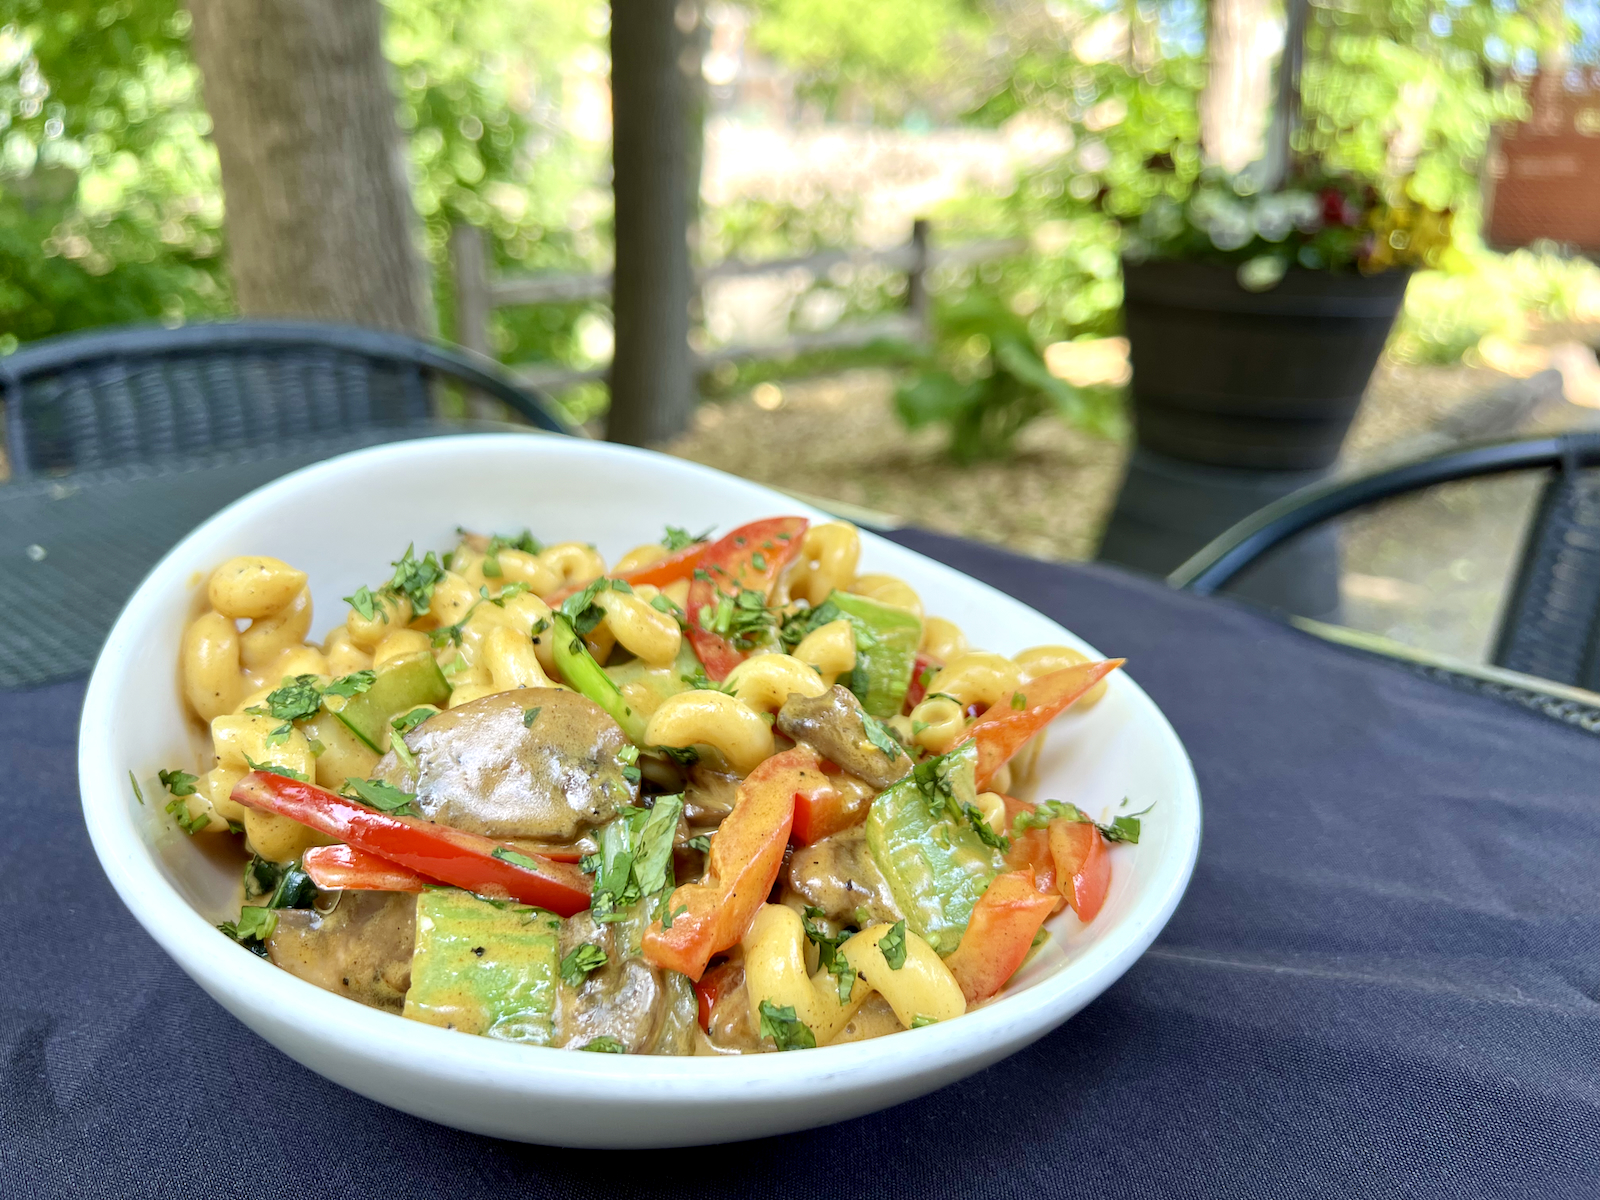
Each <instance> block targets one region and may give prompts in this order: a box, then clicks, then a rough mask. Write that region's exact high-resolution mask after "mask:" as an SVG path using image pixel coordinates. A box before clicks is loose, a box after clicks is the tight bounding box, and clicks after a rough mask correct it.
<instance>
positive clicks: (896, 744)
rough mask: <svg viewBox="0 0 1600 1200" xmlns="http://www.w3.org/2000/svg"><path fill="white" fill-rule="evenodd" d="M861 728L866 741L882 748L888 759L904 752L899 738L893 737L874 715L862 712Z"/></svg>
mask: <svg viewBox="0 0 1600 1200" xmlns="http://www.w3.org/2000/svg"><path fill="white" fill-rule="evenodd" d="M861 728H862V729H863V730H865V731H866V735H867V741H869V742H871V743H872V744H873V745H874V746H876V747H877V748H878V749H879V750H882V751H883V753H884V755H885V756H886V757H888V758H889V760H890V761H893V760H894V759H897V758H899V757H900V756H901V755H902V754H904V753H905V751H904V750H903V749H902V748H901V746H900V739H899V738H897V737H895V736H894V734H893V733H892V732H891V731H890V730H889V729H888V728H887V727H886V726H885V725H884V724H883V722H882V721H879V720H878V719H877V718H876V717H874V716H871V715H869V714H867V713H865V712H864V713H862V714H861Z"/></svg>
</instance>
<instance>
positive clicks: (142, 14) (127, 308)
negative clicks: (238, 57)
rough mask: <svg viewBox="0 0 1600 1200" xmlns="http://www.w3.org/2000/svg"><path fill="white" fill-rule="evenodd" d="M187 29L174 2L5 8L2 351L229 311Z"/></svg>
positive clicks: (67, 2) (15, 3) (0, 47)
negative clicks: (125, 325)
mask: <svg viewBox="0 0 1600 1200" xmlns="http://www.w3.org/2000/svg"><path fill="white" fill-rule="evenodd" d="M188 28H189V15H188V13H187V12H185V11H184V10H183V9H182V8H181V7H179V6H178V5H176V4H175V3H173V2H172V0H148V2H142V3H139V4H134V3H132V2H131V0H122V3H111V4H104V3H94V2H90V0H0V130H3V133H0V352H4V351H5V350H8V349H12V348H14V347H15V345H16V342H17V341H18V340H20V339H29V338H38V337H46V336H49V335H51V334H57V333H65V332H68V331H70V330H74V329H82V328H86V327H89V326H94V325H104V324H110V323H116V322H124V321H137V320H150V319H152V318H162V319H166V320H179V319H182V318H184V317H190V316H200V315H209V314H213V313H218V312H223V311H226V309H227V306H228V287H227V281H226V276H225V274H224V272H223V269H222V261H221V237H220V231H221V223H222V209H221V202H220V196H219V193H218V184H217V179H218V174H217V165H216V155H215V152H214V151H213V149H212V147H211V145H210V143H209V142H207V141H206V134H207V133H208V131H209V129H210V122H209V120H208V119H207V117H206V115H205V112H204V110H203V109H202V108H201V106H200V103H199V96H198V76H197V72H196V71H195V69H194V66H193V64H192V63H191V62H190V60H189V56H188V52H187V46H186V39H187V33H188Z"/></svg>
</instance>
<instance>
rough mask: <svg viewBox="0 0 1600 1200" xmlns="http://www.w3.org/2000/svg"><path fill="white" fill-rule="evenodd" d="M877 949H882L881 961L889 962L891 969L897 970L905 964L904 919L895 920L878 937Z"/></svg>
mask: <svg viewBox="0 0 1600 1200" xmlns="http://www.w3.org/2000/svg"><path fill="white" fill-rule="evenodd" d="M878 949H879V950H882V951H883V961H884V962H886V963H888V964H889V969H890V970H891V971H898V970H899V969H900V968H901V967H903V966H905V965H906V923H905V921H904V920H900V921H896V922H895V923H894V924H893V925H892V926H891V927H890V929H889V932H888V933H886V934H884V935H883V936H882V937H881V938H879V939H878Z"/></svg>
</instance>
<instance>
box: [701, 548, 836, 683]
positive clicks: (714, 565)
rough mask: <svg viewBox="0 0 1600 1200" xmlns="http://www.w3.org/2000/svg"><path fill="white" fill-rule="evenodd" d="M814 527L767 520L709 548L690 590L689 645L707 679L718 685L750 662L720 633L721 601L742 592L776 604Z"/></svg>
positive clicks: (742, 652)
mask: <svg viewBox="0 0 1600 1200" xmlns="http://www.w3.org/2000/svg"><path fill="white" fill-rule="evenodd" d="M809 524H810V522H809V521H807V520H806V519H805V518H804V517H768V518H766V519H764V520H761V521H751V522H750V523H749V524H748V525H741V526H739V528H737V529H735V530H734V531H733V532H732V533H730V534H728V535H727V536H726V537H724V538H721V539H719V540H718V541H715V542H712V543H711V545H710V546H708V547H706V550H705V556H704V557H703V558H702V559H701V560H700V564H699V569H698V570H696V571H695V573H694V582H693V583H691V584H690V585H689V602H688V603H687V604H686V605H684V615H685V616H686V617H687V618H688V622H689V627H688V635H689V644H690V645H691V646H693V647H694V652H695V656H696V657H697V658H699V660H700V665H701V666H703V667H705V669H706V674H707V675H708V676H709V677H710V678H711V679H713V680H715V681H716V682H717V683H721V682H722V681H723V680H724V679H726V678H727V677H728V672H729V671H731V670H733V669H734V668H735V667H737V666H738V665H739V664H740V663H741V662H743V661H744V660H745V657H746V655H747V652H746V651H744V650H741V649H739V648H738V646H736V645H735V644H734V643H733V641H732V640H730V639H729V637H728V636H727V634H726V631H721V632H719V631H718V629H717V628H716V617H717V612H718V609H719V607H721V603H722V599H723V598H724V597H727V598H728V600H729V601H730V602H731V601H732V599H733V598H735V597H737V596H738V594H739V592H740V591H741V590H749V591H755V592H760V593H761V594H762V596H763V597H764V598H765V599H766V600H771V599H772V588H773V585H774V584H776V583H777V582H778V578H779V576H781V575H782V574H783V571H784V568H785V567H787V566H788V565H789V564H790V562H792V561H793V560H794V558H795V556H796V555H797V554H799V553H800V543H801V541H802V540H803V539H804V538H805V533H806V527H807V526H808V525H809Z"/></svg>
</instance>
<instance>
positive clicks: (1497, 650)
mask: <svg viewBox="0 0 1600 1200" xmlns="http://www.w3.org/2000/svg"><path fill="white" fill-rule="evenodd" d="M1596 466H1600V434H1568V435H1565V436H1561V437H1548V438H1536V439H1531V440H1527V441H1514V442H1495V443H1491V444H1486V445H1480V446H1471V447H1467V448H1464V449H1461V450H1456V451H1453V452H1451V453H1448V454H1442V455H1439V456H1437V457H1432V458H1423V459H1416V460H1413V461H1410V462H1405V463H1400V464H1398V465H1396V466H1391V467H1386V468H1384V469H1381V470H1377V471H1374V472H1372V473H1370V474H1367V475H1363V476H1360V477H1357V478H1354V479H1342V480H1332V481H1329V482H1327V483H1322V484H1316V485H1314V486H1312V487H1308V488H1303V489H1302V490H1300V491H1298V492H1295V493H1293V494H1292V495H1289V496H1285V497H1284V498H1283V499H1282V500H1279V501H1277V502H1275V503H1273V504H1269V505H1267V506H1266V507H1265V508H1263V509H1261V510H1260V511H1259V512H1257V513H1255V514H1253V515H1252V516H1249V517H1247V518H1245V519H1244V520H1243V521H1241V522H1239V523H1238V524H1237V525H1235V526H1234V527H1233V528H1231V529H1229V530H1227V531H1226V532H1224V533H1222V534H1221V535H1219V536H1218V537H1217V538H1215V539H1214V540H1213V541H1211V542H1210V543H1209V544H1208V545H1206V546H1205V547H1204V548H1202V549H1201V550H1200V551H1199V552H1198V553H1196V554H1195V555H1194V556H1193V557H1192V558H1190V559H1189V560H1188V561H1187V562H1185V563H1184V564H1183V565H1182V566H1181V567H1179V568H1178V569H1177V570H1176V571H1174V572H1173V573H1172V574H1171V575H1169V576H1168V577H1167V582H1168V583H1170V584H1171V585H1172V586H1174V587H1178V588H1184V589H1186V590H1188V591H1192V592H1198V593H1199V594H1201V595H1210V594H1212V593H1213V592H1216V591H1217V590H1219V589H1220V588H1222V587H1223V586H1224V585H1225V584H1227V582H1228V581H1229V580H1230V579H1231V578H1232V577H1233V576H1234V575H1236V574H1237V573H1238V572H1239V571H1240V570H1242V569H1243V568H1245V567H1246V566H1248V565H1250V564H1251V563H1252V562H1254V561H1255V560H1256V559H1258V558H1259V557H1260V556H1261V555H1263V554H1265V553H1266V552H1267V551H1269V550H1271V549H1272V548H1273V547H1274V546H1277V545H1279V544H1280V543H1282V542H1284V541H1286V540H1287V539H1289V538H1291V537H1293V536H1295V535H1296V534H1298V533H1300V532H1302V531H1304V530H1307V529H1310V528H1312V527H1313V526H1316V525H1319V524H1321V523H1322V522H1324V521H1327V520H1330V519H1331V518H1334V517H1338V516H1341V515H1343V514H1344V513H1347V512H1350V511H1351V510H1353V509H1357V508H1360V507H1362V506H1364V505H1367V504H1373V503H1376V502H1377V501H1380V500H1387V499H1389V498H1391V497H1393V496H1398V495H1401V494H1403V493H1406V492H1412V491H1416V490H1418V489H1421V488H1426V487H1431V486H1433V485H1434V484H1440V483H1448V482H1451V481H1453V480H1458V479H1470V478H1474V477H1477V476H1483V475H1499V474H1504V473H1506V472H1510V471H1525V470H1546V471H1549V472H1550V473H1551V474H1550V479H1549V481H1548V482H1547V483H1546V484H1545V487H1544V490H1543V492H1542V493H1541V494H1540V497H1539V502H1538V505H1537V506H1536V508H1535V510H1534V514H1533V518H1532V521H1531V523H1530V525H1529V528H1528V532H1527V534H1526V536H1525V537H1524V539H1523V547H1522V554H1521V561H1520V563H1519V566H1518V568H1517V573H1516V576H1515V579H1514V580H1513V583H1512V587H1511V595H1510V596H1509V597H1508V598H1507V601H1506V604H1505V606H1504V609H1503V615H1502V617H1501V621H1500V629H1499V632H1498V634H1497V636H1496V639H1495V647H1494V652H1493V655H1492V659H1493V662H1494V664H1495V665H1496V666H1499V667H1504V668H1506V669H1507V670H1510V671H1516V672H1519V673H1521V674H1523V675H1535V676H1538V677H1540V678H1542V679H1548V680H1553V681H1554V682H1556V683H1562V684H1570V685H1574V686H1577V687H1582V688H1587V689H1588V690H1590V691H1600V472H1596V471H1593V470H1590V469H1589V468H1593V467H1596Z"/></svg>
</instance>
